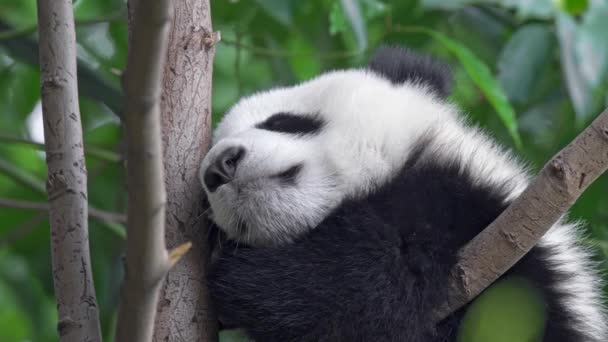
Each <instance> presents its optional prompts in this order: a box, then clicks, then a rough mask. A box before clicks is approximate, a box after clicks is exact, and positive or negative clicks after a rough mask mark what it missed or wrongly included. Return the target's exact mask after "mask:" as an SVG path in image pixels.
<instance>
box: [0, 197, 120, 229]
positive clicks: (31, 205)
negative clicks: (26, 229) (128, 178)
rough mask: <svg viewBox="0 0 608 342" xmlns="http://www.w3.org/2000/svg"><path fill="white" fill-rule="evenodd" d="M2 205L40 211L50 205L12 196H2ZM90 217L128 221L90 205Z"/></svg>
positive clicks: (116, 221)
mask: <svg viewBox="0 0 608 342" xmlns="http://www.w3.org/2000/svg"><path fill="white" fill-rule="evenodd" d="M0 207H5V208H16V209H31V210H38V211H49V209H50V205H49V204H48V203H46V202H32V201H24V200H16V199H11V198H2V197H0ZM89 217H93V218H96V219H98V220H101V221H106V222H114V223H121V224H123V223H126V222H127V217H126V215H123V214H117V213H113V212H110V211H105V210H102V209H97V208H94V207H91V206H89Z"/></svg>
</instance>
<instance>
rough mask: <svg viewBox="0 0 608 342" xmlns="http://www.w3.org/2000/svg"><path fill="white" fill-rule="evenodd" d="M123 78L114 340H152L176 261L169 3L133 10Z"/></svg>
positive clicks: (152, 0)
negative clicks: (123, 171)
mask: <svg viewBox="0 0 608 342" xmlns="http://www.w3.org/2000/svg"><path fill="white" fill-rule="evenodd" d="M134 12H135V15H134V18H133V21H132V22H131V24H132V29H131V33H132V34H131V36H130V39H129V41H130V46H129V56H128V59H127V69H126V74H125V77H124V90H125V94H126V96H125V98H126V99H128V100H127V101H126V107H125V113H124V126H125V130H126V134H125V136H126V143H127V184H128V190H129V205H128V211H127V242H126V254H127V255H126V271H125V281H124V284H123V287H122V296H121V302H120V307H119V312H118V323H117V324H118V326H117V329H116V340H117V341H119V342H140V341H141V342H144V341H145V342H148V341H150V340H151V339H152V333H153V329H154V316H155V314H156V303H157V300H158V293H159V290H160V287H161V284H162V280H163V278H164V277H165V275H166V273H167V271H168V270H169V268H170V267H171V264H172V261H171V260H170V258H169V253H167V250H166V248H165V232H164V225H165V202H166V194H165V184H164V170H163V160H162V157H163V155H162V143H161V127H160V126H161V120H160V95H161V87H160V85H161V79H162V71H163V65H164V63H165V59H166V51H167V37H168V33H169V26H170V19H171V4H170V1H168V0H148V1H146V0H140V1H138V2H137V4H136V7H135V11H134Z"/></svg>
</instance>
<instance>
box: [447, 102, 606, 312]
mask: <svg viewBox="0 0 608 342" xmlns="http://www.w3.org/2000/svg"><path fill="white" fill-rule="evenodd" d="M607 168H608V110H606V111H604V112H603V113H602V114H600V115H599V116H598V118H597V119H595V121H593V123H592V124H591V125H590V126H589V127H588V128H587V129H585V130H584V131H583V132H582V133H581V134H580V135H579V136H578V137H577V138H576V139H575V140H574V141H573V142H572V143H570V144H569V145H568V146H566V147H565V148H564V149H563V150H561V151H560V152H559V153H558V154H557V155H555V156H554V157H553V159H551V160H550V161H549V162H548V163H547V164H546V165H545V167H544V168H543V169H542V170H541V172H540V174H539V175H538V176H537V177H536V179H535V180H534V181H533V182H532V183H531V184H530V185H529V186H528V188H527V189H526V190H525V191H524V192H523V193H522V194H521V195H520V196H519V197H518V198H517V199H516V200H515V201H513V203H511V205H509V207H508V208H507V209H506V210H505V211H504V212H503V213H502V214H501V215H500V216H498V218H497V219H496V220H495V221H494V222H492V224H490V225H489V226H488V227H487V228H486V229H485V230H484V231H482V232H481V233H480V234H479V235H477V236H476V237H475V238H474V239H473V240H471V241H470V242H469V243H468V244H467V245H466V246H465V247H464V248H463V249H462V250H461V251H460V258H461V259H460V262H459V263H458V264H457V265H456V267H454V269H453V270H452V276H451V282H450V288H449V294H448V301H447V302H446V303H445V305H444V306H443V307H441V308H439V309H438V310H437V317H438V320H441V319H443V318H445V317H447V316H448V315H449V314H450V313H452V312H454V311H456V310H458V309H459V308H461V307H462V306H464V305H466V304H467V303H468V302H470V301H471V300H473V299H474V298H475V297H476V296H477V295H479V294H480V293H481V292H482V291H483V290H484V289H486V288H487V287H488V286H489V285H490V284H492V282H494V281H495V280H496V279H498V278H499V277H500V276H501V275H503V274H504V273H505V272H506V271H507V270H509V268H511V267H512V266H513V265H514V264H515V263H517V261H519V260H520V259H521V258H522V257H523V256H524V255H525V254H526V253H527V252H528V251H529V250H530V249H532V247H534V245H535V244H536V243H537V242H538V241H539V240H540V238H541V237H542V236H543V235H544V234H545V233H546V232H547V231H548V230H549V229H550V228H551V227H552V226H553V225H554V224H555V223H556V222H557V221H558V220H559V219H560V218H561V217H562V216H563V215H564V214H565V213H566V211H567V210H568V209H570V207H571V206H572V205H573V204H574V202H575V201H576V200H577V199H578V197H579V196H580V195H581V194H582V193H583V191H584V190H585V189H586V188H587V187H588V186H589V185H590V184H591V183H593V181H594V180H595V179H596V178H597V177H599V176H600V175H601V174H602V173H603V172H604V171H606V169H607ZM548 199H550V200H548Z"/></svg>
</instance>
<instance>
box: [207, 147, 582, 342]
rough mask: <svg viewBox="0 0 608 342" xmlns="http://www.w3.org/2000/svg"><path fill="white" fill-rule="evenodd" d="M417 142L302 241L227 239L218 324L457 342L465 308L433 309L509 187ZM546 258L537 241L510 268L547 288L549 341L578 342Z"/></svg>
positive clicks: (292, 334)
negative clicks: (382, 177)
mask: <svg viewBox="0 0 608 342" xmlns="http://www.w3.org/2000/svg"><path fill="white" fill-rule="evenodd" d="M420 146H421V147H420V148H419V151H418V153H415V154H414V155H413V157H412V158H411V159H410V161H409V162H408V163H407V165H406V166H405V167H404V168H403V170H402V171H401V172H400V174H399V175H398V176H397V177H396V178H395V179H394V180H392V181H391V182H390V183H389V184H386V185H385V186H382V187H381V188H379V189H377V191H375V192H374V193H373V194H371V195H370V196H368V197H366V198H363V199H358V200H347V201H345V202H344V203H343V204H342V205H341V206H340V207H339V208H337V209H336V210H335V211H334V212H333V213H332V214H331V215H329V216H328V217H327V218H326V219H325V220H324V221H323V222H322V223H321V224H320V225H319V226H318V227H316V228H315V229H314V230H312V231H311V232H310V233H308V234H306V235H305V236H303V237H302V238H300V239H299V240H297V241H296V242H295V243H293V244H288V245H284V246H281V247H268V248H249V247H246V246H242V245H241V246H234V245H230V246H226V245H224V248H223V250H222V252H221V256H220V258H219V259H218V261H217V262H216V263H215V265H214V267H213V269H212V271H211V273H210V278H209V279H210V283H209V285H210V291H211V295H212V297H213V300H214V301H215V303H216V305H217V308H218V312H219V315H220V318H221V319H222V321H223V322H224V323H225V324H226V325H227V326H231V327H240V328H244V329H245V330H246V331H247V332H248V334H250V336H251V337H252V338H254V339H255V340H256V341H264V342H273V341H277V342H278V341H281V342H288V341H353V342H356V341H400V342H447V341H450V342H451V341H455V335H456V332H457V329H458V324H459V320H460V315H461V314H460V313H457V314H454V315H453V316H452V317H449V318H448V319H447V320H445V321H444V322H443V323H442V324H440V325H439V326H438V327H436V326H434V325H433V324H432V323H431V322H432V319H431V313H432V311H433V308H435V307H436V306H437V305H438V304H439V303H441V302H442V301H443V300H444V298H445V291H446V286H445V284H446V280H447V277H448V273H449V269H450V268H451V267H452V265H454V263H455V262H456V251H457V250H458V249H459V248H460V247H461V246H462V245H463V244H464V243H466V242H467V241H468V240H470V239H471V238H472V237H473V236H475V235H476V234H477V233H478V232H479V231H480V230H482V229H483V228H484V227H486V226H487V225H488V224H489V223H490V222H491V221H492V220H493V219H494V218H495V217H496V216H497V215H499V213H500V212H502V211H503V209H504V208H505V204H504V203H503V198H504V191H502V190H500V189H496V188H490V187H483V186H476V185H474V184H473V182H472V181H471V177H469V175H467V174H463V173H461V172H459V167H458V165H442V164H438V163H434V162H432V160H431V159H430V158H423V157H421V156H422V155H423V152H424V147H423V146H426V143H424V142H421V143H420ZM546 253H548V251H547V250H545V249H542V248H540V247H536V248H534V249H533V250H532V252H531V253H529V254H528V255H527V256H526V257H525V258H524V259H523V260H522V261H521V262H520V263H519V264H517V265H516V266H515V267H514V268H513V269H512V271H511V272H510V274H517V275H523V276H525V277H526V278H528V279H530V280H531V281H532V282H533V283H535V284H536V285H537V286H538V287H539V288H541V289H542V290H543V291H544V292H543V293H544V295H545V296H546V302H547V306H548V311H549V313H550V315H549V317H548V326H547V333H546V337H545V339H544V341H545V342H566V341H568V342H574V341H583V340H582V337H581V336H579V335H578V334H577V333H576V332H575V331H573V330H570V329H569V328H568V327H567V325H566V324H565V323H566V322H567V321H568V320H569V319H571V317H566V316H564V315H563V312H565V310H564V308H563V307H561V304H560V302H559V301H558V299H559V298H560V294H559V293H557V292H555V290H553V289H552V288H551V286H552V285H553V284H555V283H556V282H557V281H561V280H562V279H564V278H565V277H567V275H564V274H556V273H555V272H554V271H552V270H550V269H548V268H547V265H546V262H545V261H544V255H545V254H546Z"/></svg>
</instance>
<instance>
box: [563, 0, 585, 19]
mask: <svg viewBox="0 0 608 342" xmlns="http://www.w3.org/2000/svg"><path fill="white" fill-rule="evenodd" d="M556 3H557V7H559V8H560V9H561V10H562V11H565V12H568V13H569V14H571V15H579V14H581V13H583V12H585V10H587V7H588V6H589V0H556Z"/></svg>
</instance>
